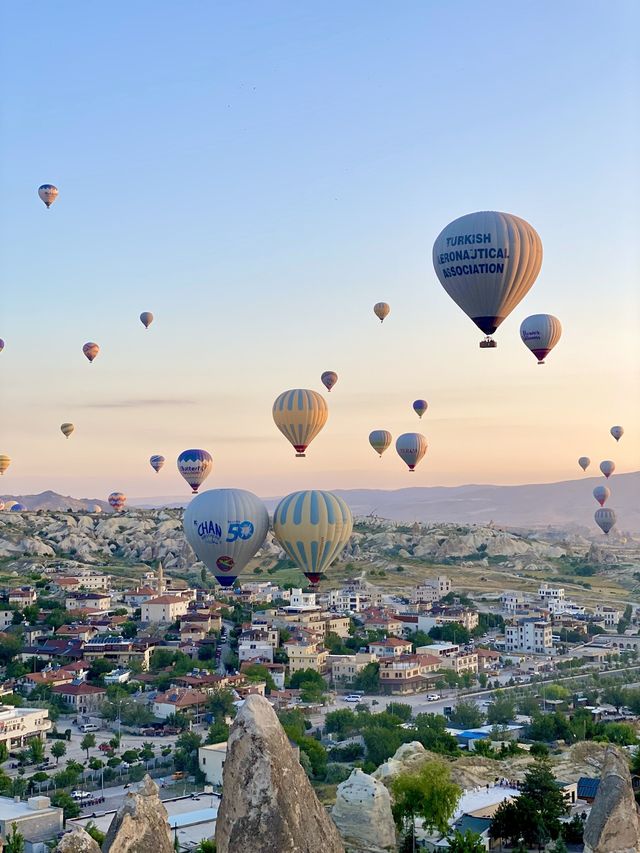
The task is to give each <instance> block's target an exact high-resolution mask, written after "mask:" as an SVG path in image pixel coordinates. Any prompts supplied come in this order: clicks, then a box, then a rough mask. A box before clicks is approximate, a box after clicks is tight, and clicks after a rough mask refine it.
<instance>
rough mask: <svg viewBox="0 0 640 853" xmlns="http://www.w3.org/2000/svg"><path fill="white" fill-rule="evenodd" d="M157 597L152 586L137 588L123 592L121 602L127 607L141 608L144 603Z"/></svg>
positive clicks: (156, 592)
mask: <svg viewBox="0 0 640 853" xmlns="http://www.w3.org/2000/svg"><path fill="white" fill-rule="evenodd" d="M157 595H158V591H157V590H156V589H154V588H153V587H152V586H138V587H135V589H128V590H125V592H123V593H122V601H123V602H124V603H125V604H128V605H129V607H141V606H142V605H143V604H144V602H145V601H148V600H149V599H150V598H155V597H156V596H157Z"/></svg>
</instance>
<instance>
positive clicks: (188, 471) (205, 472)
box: [177, 448, 213, 495]
mask: <svg viewBox="0 0 640 853" xmlns="http://www.w3.org/2000/svg"><path fill="white" fill-rule="evenodd" d="M177 464H178V471H179V472H180V474H181V475H182V476H183V477H184V479H185V480H186V481H187V483H188V484H189V485H190V486H191V490H192V492H193V494H194V495H195V494H196V493H197V491H198V489H199V488H200V486H201V485H202V484H203V483H204V481H205V480H206V479H207V477H208V476H209V474H210V473H211V469H212V468H213V457H212V456H211V454H210V453H208V452H207V451H206V450H199V449H197V448H194V449H192V450H183V451H182V453H181V454H180V456H178V463H177Z"/></svg>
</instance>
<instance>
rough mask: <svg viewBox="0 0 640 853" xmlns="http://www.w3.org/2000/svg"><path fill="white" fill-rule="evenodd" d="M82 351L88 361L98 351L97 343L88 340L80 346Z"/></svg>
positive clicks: (91, 359)
mask: <svg viewBox="0 0 640 853" xmlns="http://www.w3.org/2000/svg"><path fill="white" fill-rule="evenodd" d="M82 352H83V353H84V354H85V355H86V357H87V358H88V359H89V361H93V359H94V358H95V357H96V356H97V355H98V353H99V352H100V347H99V346H98V344H94V343H93V341H89V342H88V343H86V344H85V345H84V346H83V347H82Z"/></svg>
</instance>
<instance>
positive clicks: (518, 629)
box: [504, 617, 553, 654]
mask: <svg viewBox="0 0 640 853" xmlns="http://www.w3.org/2000/svg"><path fill="white" fill-rule="evenodd" d="M504 635H505V636H504V639H505V650H506V651H507V652H525V653H526V652H532V653H534V654H551V653H552V652H553V639H552V629H551V622H548V621H546V620H543V619H536V618H535V617H532V618H529V617H527V618H524V619H519V620H518V621H517V622H513V623H511V624H510V625H505V631H504Z"/></svg>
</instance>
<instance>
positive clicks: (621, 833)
mask: <svg viewBox="0 0 640 853" xmlns="http://www.w3.org/2000/svg"><path fill="white" fill-rule="evenodd" d="M584 851H585V853H639V851H640V822H639V820H638V808H637V806H636V802H635V798H634V795H633V788H632V787H631V776H630V775H629V765H628V764H627V759H626V757H625V755H624V754H623V753H622V752H620V750H618V749H616V747H613V746H611V747H609V748H608V749H607V752H606V755H605V760H604V766H603V768H602V775H601V776H600V787H599V788H598V793H597V795H596V798H595V800H594V802H593V807H592V809H591V814H590V815H589V817H588V819H587V823H586V826H585V830H584Z"/></svg>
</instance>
